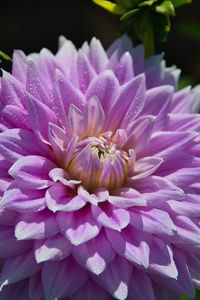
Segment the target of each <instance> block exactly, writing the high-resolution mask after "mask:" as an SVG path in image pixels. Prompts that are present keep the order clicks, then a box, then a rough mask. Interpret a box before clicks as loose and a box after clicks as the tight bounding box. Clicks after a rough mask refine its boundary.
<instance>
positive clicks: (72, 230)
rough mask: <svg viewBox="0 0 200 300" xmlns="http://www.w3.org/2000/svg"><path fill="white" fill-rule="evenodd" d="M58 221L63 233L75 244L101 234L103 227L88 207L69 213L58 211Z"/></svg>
mask: <svg viewBox="0 0 200 300" xmlns="http://www.w3.org/2000/svg"><path fill="white" fill-rule="evenodd" d="M57 222H58V224H59V227H60V230H61V232H62V234H63V235H64V236H65V237H66V238H67V239H69V241H70V243H71V244H72V245H75V246H77V245H80V244H82V243H85V242H87V241H89V240H91V239H93V238H94V237H95V236H97V235H98V234H99V232H100V228H101V226H100V225H99V224H97V222H96V221H95V220H94V218H93V216H92V214H91V210H90V208H88V207H86V208H84V209H82V210H80V211H78V212H74V213H68V214H67V215H66V213H63V212H58V214H57Z"/></svg>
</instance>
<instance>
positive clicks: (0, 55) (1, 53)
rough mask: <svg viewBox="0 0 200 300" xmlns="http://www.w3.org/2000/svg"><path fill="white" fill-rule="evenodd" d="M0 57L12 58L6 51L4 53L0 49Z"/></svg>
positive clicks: (10, 59)
mask: <svg viewBox="0 0 200 300" xmlns="http://www.w3.org/2000/svg"><path fill="white" fill-rule="evenodd" d="M0 58H3V59H5V60H9V61H12V58H11V57H10V56H9V55H7V54H6V53H4V52H3V51H0ZM0 62H1V59H0Z"/></svg>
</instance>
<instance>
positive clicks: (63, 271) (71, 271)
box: [42, 257, 87, 300]
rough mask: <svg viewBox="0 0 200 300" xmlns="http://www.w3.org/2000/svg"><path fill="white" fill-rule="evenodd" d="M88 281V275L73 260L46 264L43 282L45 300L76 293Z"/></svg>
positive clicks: (53, 299)
mask: <svg viewBox="0 0 200 300" xmlns="http://www.w3.org/2000/svg"><path fill="white" fill-rule="evenodd" d="M86 280H87V273H86V272H85V271H84V270H83V269H82V268H81V267H79V266H78V265H77V264H76V263H75V262H74V261H73V259H72V258H71V257H70V258H67V259H65V260H63V261H55V262H44V263H43V265H42V282H43V287H44V293H45V299H48V300H55V299H60V298H63V297H68V296H69V295H71V294H72V293H74V292H76V291H77V290H78V289H79V288H80V287H81V286H82V285H83V284H84V283H85V282H86Z"/></svg>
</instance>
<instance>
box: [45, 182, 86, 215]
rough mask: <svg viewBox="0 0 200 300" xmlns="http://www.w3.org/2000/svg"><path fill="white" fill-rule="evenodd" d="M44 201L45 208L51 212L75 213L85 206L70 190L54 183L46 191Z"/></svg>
mask: <svg viewBox="0 0 200 300" xmlns="http://www.w3.org/2000/svg"><path fill="white" fill-rule="evenodd" d="M45 200H46V205H47V207H48V208H49V209H50V210H51V211H53V212H56V211H63V212H64V211H66V212H67V211H68V212H70V211H76V210H79V209H80V208H82V207H83V206H84V205H85V204H86V202H85V201H84V200H83V199H82V198H81V197H80V196H79V195H74V194H73V190H72V189H71V188H67V187H66V186H65V185H63V184H61V183H55V184H53V185H52V186H51V187H50V188H49V189H48V190H47V192H46V196H45Z"/></svg>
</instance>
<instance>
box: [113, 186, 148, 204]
mask: <svg viewBox="0 0 200 300" xmlns="http://www.w3.org/2000/svg"><path fill="white" fill-rule="evenodd" d="M108 201H109V202H110V203H111V204H112V205H114V206H117V207H121V208H128V207H132V206H145V205H146V200H145V198H143V196H142V195H141V194H140V193H138V192H137V191H136V190H134V189H131V188H120V189H116V190H115V191H114V195H110V196H109V198H108Z"/></svg>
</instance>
